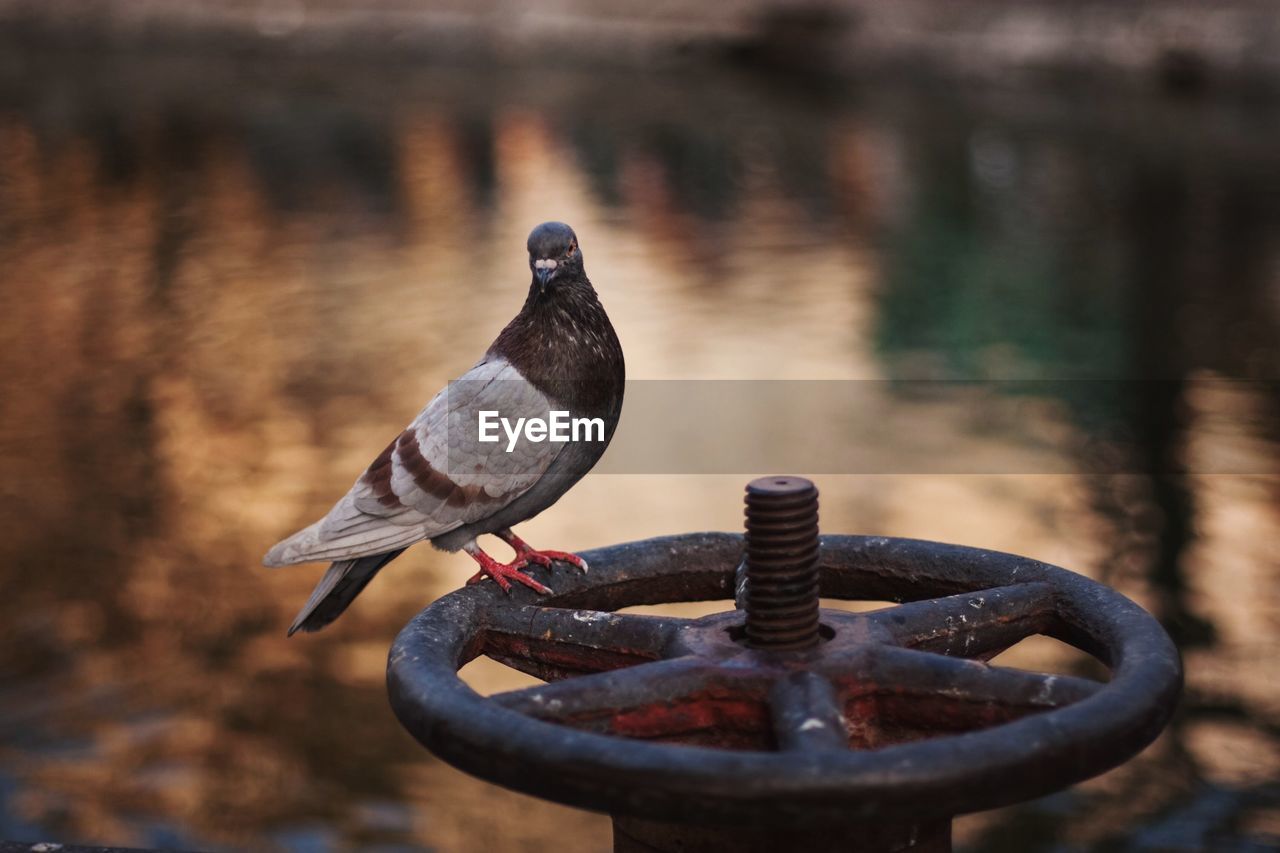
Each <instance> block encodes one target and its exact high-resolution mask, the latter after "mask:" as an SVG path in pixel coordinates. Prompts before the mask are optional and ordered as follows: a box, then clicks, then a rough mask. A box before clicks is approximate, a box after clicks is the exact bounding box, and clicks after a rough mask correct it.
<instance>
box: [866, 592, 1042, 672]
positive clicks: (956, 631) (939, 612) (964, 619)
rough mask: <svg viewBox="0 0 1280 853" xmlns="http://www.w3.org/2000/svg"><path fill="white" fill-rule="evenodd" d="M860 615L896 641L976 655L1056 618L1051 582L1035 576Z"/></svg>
mask: <svg viewBox="0 0 1280 853" xmlns="http://www.w3.org/2000/svg"><path fill="white" fill-rule="evenodd" d="M866 616H867V619H869V620H870V622H871V623H872V625H875V626H877V627H879V628H881V629H883V630H885V631H887V632H888V635H889V637H890V638H891V642H893V643H894V644H896V645H899V646H903V647H906V648H908V649H919V650H921V651H929V652H938V653H940V654H944V655H951V656H953V657H964V658H980V659H986V658H990V657H993V656H995V655H997V654H999V653H1000V652H1002V651H1004V650H1005V649H1007V648H1009V647H1010V646H1012V645H1014V644H1015V643H1017V642H1018V641H1019V640H1024V639H1026V638H1027V637H1029V636H1031V635H1032V634H1040V633H1045V632H1048V631H1051V630H1052V629H1053V628H1054V626H1055V625H1056V624H1057V613H1056V610H1055V605H1054V598H1053V587H1052V586H1050V585H1049V584H1047V583H1039V582H1033V583H1019V584H1012V585H1010V586H1001V587H994V588H991V589H983V590H977V591H975V592H966V593H961V594H959V595H949V596H946V597H943V598H930V599H926V600H923V601H912V602H909V603H907V604H899V605H897V606H895V607H889V608H886V609H884V610H877V611H874V612H872V613H868V614H866Z"/></svg>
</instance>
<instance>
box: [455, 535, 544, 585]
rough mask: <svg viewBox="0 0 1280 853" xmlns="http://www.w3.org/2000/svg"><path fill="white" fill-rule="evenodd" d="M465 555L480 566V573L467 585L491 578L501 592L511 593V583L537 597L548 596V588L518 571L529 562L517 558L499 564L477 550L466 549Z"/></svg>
mask: <svg viewBox="0 0 1280 853" xmlns="http://www.w3.org/2000/svg"><path fill="white" fill-rule="evenodd" d="M467 553H468V554H470V555H471V557H472V559H474V560H475V561H476V562H477V563H479V564H480V571H478V572H476V573H475V575H474V576H473V577H472V578H471V579H470V580H468V581H467V584H468V585H470V584H474V583H480V581H482V580H484V579H485V578H487V577H488V578H493V581H494V583H496V584H497V585H498V586H500V587H501V588H502V591H503V592H511V581H515V582H516V583H521V584H524V585H525V586H527V587H529V589H531V590H533V591H534V592H536V593H538V594H539V595H549V594H550V593H551V590H550V588H548V587H545V586H543V585H542V584H540V583H538V582H537V581H536V580H534V579H533V578H531V577H529V576H528V575H526V574H525V573H524V572H522V571H520V570H521V569H523V568H524V567H525V566H527V565H529V560H526V559H524V558H522V557H519V556H517V557H516V558H515V559H514V560H512V561H511V562H510V563H499V562H498V561H497V560H495V559H493V557H490V556H489V555H488V554H486V553H485V552H484V551H481V550H480V549H479V548H478V547H477V548H468V549H467Z"/></svg>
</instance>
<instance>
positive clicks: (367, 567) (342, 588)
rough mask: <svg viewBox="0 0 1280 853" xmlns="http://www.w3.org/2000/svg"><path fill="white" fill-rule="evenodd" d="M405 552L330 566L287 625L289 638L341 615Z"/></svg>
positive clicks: (318, 627)
mask: <svg viewBox="0 0 1280 853" xmlns="http://www.w3.org/2000/svg"><path fill="white" fill-rule="evenodd" d="M403 553H404V548H397V549H396V550H394V551H387V552H386V553H385V554H373V555H372V556H369V557H357V558H355V559H354V560H338V561H337V562H335V563H334V564H333V565H331V566H329V569H328V571H326V572H325V573H324V577H323V578H321V579H320V583H318V584H316V588H315V589H314V590H313V591H312V592H311V597H310V598H308V599H307V603H306V604H305V605H303V607H302V611H301V612H300V613H299V614H298V618H297V619H294V620H293V624H292V625H290V626H289V636H290V637H292V636H293V635H294V634H295V633H297V632H298V631H308V632H309V631H319V630H320V629H321V628H323V627H324V626H325V625H328V624H329V623H330V622H332V621H333V620H334V619H337V618H338V617H339V616H341V615H342V611H344V610H346V609H347V605H349V604H351V602H352V601H354V600H355V597H356V596H357V595H359V594H360V591H361V590H362V589H364V588H365V586H367V585H368V583H369V581H371V580H373V576H374V575H376V574H377V573H378V570H379V569H381V568H382V567H383V566H385V565H386V564H387V563H390V562H391V561H392V560H394V559H395V558H396V557H399V556H400V555H401V554H403Z"/></svg>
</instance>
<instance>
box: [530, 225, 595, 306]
mask: <svg viewBox="0 0 1280 853" xmlns="http://www.w3.org/2000/svg"><path fill="white" fill-rule="evenodd" d="M529 269H530V270H532V271H533V278H534V281H536V282H538V285H539V286H540V287H541V288H542V289H543V290H546V289H547V287H548V285H550V284H551V283H552V282H553V281H556V280H560V279H569V278H575V277H578V276H581V275H582V251H581V250H580V249H579V248H578V235H577V234H574V233H573V229H572V228H570V227H569V226H568V225H565V224H564V223H563V222H544V223H542V224H541V225H539V226H538V227H537V228H535V229H533V231H532V232H530V234H529Z"/></svg>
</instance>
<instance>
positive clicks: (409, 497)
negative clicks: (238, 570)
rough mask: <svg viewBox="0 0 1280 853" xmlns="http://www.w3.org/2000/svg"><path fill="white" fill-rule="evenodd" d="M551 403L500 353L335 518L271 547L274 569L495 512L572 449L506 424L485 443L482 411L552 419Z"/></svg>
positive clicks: (431, 411) (445, 394) (411, 432)
mask: <svg viewBox="0 0 1280 853" xmlns="http://www.w3.org/2000/svg"><path fill="white" fill-rule="evenodd" d="M551 408H552V407H551V402H550V401H549V400H548V399H547V397H546V396H545V395H543V394H542V392H540V391H538V389H537V388H535V387H534V386H533V385H531V384H530V383H529V382H528V381H527V380H525V379H524V378H523V377H522V376H521V375H520V373H519V371H517V370H516V369H515V368H514V367H513V366H512V365H511V364H510V363H508V362H507V361H506V360H505V359H502V358H496V357H491V358H486V359H485V360H484V361H481V362H480V363H479V364H477V365H476V366H475V367H473V368H472V369H471V370H470V371H468V372H467V373H466V374H465V375H464V376H463V377H462V378H461V379H458V380H456V381H454V382H451V383H450V384H449V386H448V387H447V388H445V389H444V390H443V391H441V392H440V393H439V394H437V395H436V396H435V397H434V398H433V399H432V400H431V402H430V403H428V404H427V407H426V408H425V409H423V410H422V412H421V413H420V414H419V415H418V417H416V418H415V419H414V421H413V423H411V424H410V425H409V427H408V428H407V429H406V430H405V431H404V432H402V433H401V434H400V435H399V436H398V437H397V438H396V439H395V440H394V441H392V442H391V444H389V445H387V448H386V450H384V451H382V453H381V454H380V455H379V456H378V458H377V459H375V460H374V462H373V464H372V465H370V466H369V468H368V470H366V471H365V472H364V474H363V475H361V477H360V479H359V480H357V481H356V483H355V485H354V486H352V487H351V491H349V492H348V493H347V494H346V495H345V496H344V497H343V498H342V500H340V501H338V503H337V504H335V505H334V507H333V509H332V510H330V511H329V514H328V515H327V516H325V517H324V518H323V519H321V520H320V521H318V522H316V523H315V524H313V525H311V526H310V527H308V528H306V529H305V530H302V531H300V532H298V533H296V534H294V535H293V536H291V537H289V538H288V539H286V540H284V541H283V542H281V543H280V544H278V545H276V546H275V547H274V548H272V549H271V551H269V552H268V553H267V556H266V558H265V559H264V562H265V563H266V564H267V565H275V566H283V565H289V564H292V563H303V562H318V561H321V560H343V559H349V558H353V557H361V556H367V555H371V554H377V553H382V552H385V551H390V550H393V549H395V548H404V547H407V546H409V545H412V544H413V543H414V542H419V541H422V540H423V539H431V538H434V537H436V536H440V535H441V534H444V533H447V532H449V531H450V530H454V529H456V528H458V527H462V526H463V525H466V524H470V523H472V522H475V521H479V520H481V519H483V518H487V517H488V516H490V515H492V514H493V513H495V512H497V511H498V510H500V509H501V508H503V507H504V506H506V505H507V504H509V503H511V501H513V500H515V499H516V498H517V497H519V496H520V495H521V494H523V493H524V492H525V491H527V490H528V489H529V488H530V487H532V486H533V484H534V483H536V482H537V481H538V479H539V478H540V477H542V475H543V474H544V473H545V472H546V470H547V468H548V467H549V466H550V465H551V462H552V461H553V460H554V459H555V457H556V455H557V454H558V453H559V452H560V450H561V448H563V447H564V445H563V443H559V442H551V441H544V442H539V443H535V442H531V441H527V440H523V439H522V440H521V441H519V442H517V443H516V444H515V447H514V448H513V449H512V450H511V451H510V452H508V450H507V446H508V441H507V436H506V434H505V433H504V432H503V430H502V429H501V428H498V429H495V430H490V431H489V434H490V435H491V436H496V438H497V440H496V441H481V440H480V430H479V414H480V412H482V411H490V412H496V413H498V414H497V415H496V416H494V420H496V418H497V417H501V418H505V419H507V420H508V422H509V423H511V424H515V423H516V422H517V420H516V419H517V418H526V419H527V418H543V419H546V418H548V417H549V414H550V411H551Z"/></svg>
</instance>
